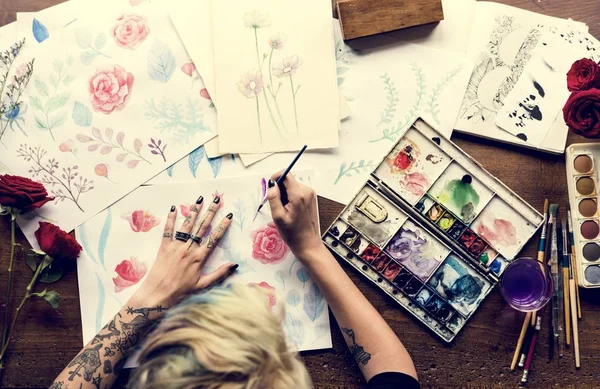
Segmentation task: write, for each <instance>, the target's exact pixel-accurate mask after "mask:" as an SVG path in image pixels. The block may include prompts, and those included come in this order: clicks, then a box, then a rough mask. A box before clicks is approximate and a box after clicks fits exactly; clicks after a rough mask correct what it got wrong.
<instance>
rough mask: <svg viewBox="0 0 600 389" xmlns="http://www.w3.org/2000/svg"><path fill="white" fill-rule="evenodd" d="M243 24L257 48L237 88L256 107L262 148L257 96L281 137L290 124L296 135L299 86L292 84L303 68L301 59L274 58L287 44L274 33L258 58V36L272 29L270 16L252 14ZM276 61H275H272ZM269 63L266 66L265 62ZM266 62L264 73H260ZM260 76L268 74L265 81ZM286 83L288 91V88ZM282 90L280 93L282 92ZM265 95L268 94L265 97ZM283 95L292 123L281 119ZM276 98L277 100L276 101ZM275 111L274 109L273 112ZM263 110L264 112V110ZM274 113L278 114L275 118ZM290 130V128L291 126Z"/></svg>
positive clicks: (263, 77) (246, 16)
mask: <svg viewBox="0 0 600 389" xmlns="http://www.w3.org/2000/svg"><path fill="white" fill-rule="evenodd" d="M244 24H245V26H246V27H248V28H251V29H252V30H253V32H254V43H255V46H256V64H257V67H256V68H255V69H251V70H248V71H247V72H246V73H244V74H242V75H241V80H240V81H239V82H238V84H237V87H238V90H239V91H240V93H242V94H243V95H244V96H246V97H247V98H248V99H254V100H255V104H256V120H257V127H258V135H259V138H260V141H261V144H262V123H261V106H262V104H261V101H260V96H262V97H263V100H262V102H263V103H264V107H266V109H267V111H268V113H269V118H270V119H271V123H272V125H273V126H274V127H275V128H276V129H277V131H278V132H279V134H280V135H281V136H282V137H285V136H286V135H285V134H284V133H282V132H281V130H282V129H283V130H284V131H286V132H287V130H288V124H290V123H293V124H294V128H295V129H296V134H298V133H299V131H300V127H299V124H298V107H297V104H296V95H297V94H298V92H299V90H300V86H301V85H299V84H298V85H295V84H294V75H295V74H296V72H297V71H298V69H299V68H300V66H301V65H302V58H300V57H299V56H297V55H292V56H289V57H283V58H274V54H277V53H276V51H277V50H281V49H282V48H283V46H284V45H285V44H286V37H285V35H284V34H283V33H276V34H273V35H271V37H270V38H269V40H268V42H267V43H268V52H269V54H267V52H264V53H262V54H261V50H260V47H261V46H260V45H259V33H258V31H259V30H260V29H263V28H266V27H269V26H271V19H270V16H269V15H268V14H267V13H265V12H262V11H258V10H256V11H252V12H248V13H246V14H245V15H244ZM274 59H275V61H274ZM267 61H268V62H267ZM265 62H267V64H266V65H267V69H266V70H263V69H264V67H265ZM263 72H268V80H265V78H266V75H265V73H263ZM273 76H275V77H276V78H275V81H276V84H277V85H276V84H275V83H274V82H273ZM288 83H289V89H288V87H287V85H288ZM282 88H283V89H282ZM267 91H268V92H269V93H268V94H267ZM280 92H282V94H284V93H285V95H286V96H289V97H287V98H285V104H292V106H293V108H294V118H293V122H292V121H291V118H284V117H283V115H282V114H281V110H280V108H279V104H280V102H281V103H282V104H283V101H282V100H283V98H279V97H281V95H280ZM278 98H279V99H278ZM273 107H274V108H273ZM263 109H264V108H263ZM274 112H276V114H277V118H276V117H275V114H274ZM290 127H291V126H290Z"/></svg>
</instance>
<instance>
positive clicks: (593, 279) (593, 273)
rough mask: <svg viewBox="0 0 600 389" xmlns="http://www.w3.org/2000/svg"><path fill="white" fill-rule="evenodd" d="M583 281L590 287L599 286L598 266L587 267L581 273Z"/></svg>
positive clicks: (599, 267) (599, 274)
mask: <svg viewBox="0 0 600 389" xmlns="http://www.w3.org/2000/svg"><path fill="white" fill-rule="evenodd" d="M583 274H584V275H585V280H586V281H587V282H589V283H590V284H592V285H600V266H598V265H594V266H588V267H586V268H585V271H584V273H583Z"/></svg>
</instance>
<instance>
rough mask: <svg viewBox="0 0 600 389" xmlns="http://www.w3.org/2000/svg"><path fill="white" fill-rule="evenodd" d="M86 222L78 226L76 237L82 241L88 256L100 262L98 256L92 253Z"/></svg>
mask: <svg viewBox="0 0 600 389" xmlns="http://www.w3.org/2000/svg"><path fill="white" fill-rule="evenodd" d="M84 225H85V224H82V225H80V226H79V227H77V230H76V232H75V233H76V237H77V240H78V241H79V242H80V243H81V247H83V250H84V251H85V253H86V255H87V256H88V257H90V259H91V260H92V261H94V262H96V263H98V264H99V262H98V259H97V258H96V256H95V255H94V254H93V253H92V250H91V249H90V244H89V243H88V239H87V234H86V233H85V227H84Z"/></svg>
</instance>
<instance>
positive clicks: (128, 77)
mask: <svg viewBox="0 0 600 389" xmlns="http://www.w3.org/2000/svg"><path fill="white" fill-rule="evenodd" d="M134 79H135V77H134V76H133V74H131V73H129V72H128V71H127V70H125V69H124V68H123V67H121V66H119V65H113V66H111V67H108V68H106V69H103V70H99V71H97V72H96V74H94V75H93V76H92V77H91V78H90V80H89V95H90V101H91V102H92V107H93V109H94V111H96V112H101V113H104V114H106V115H108V114H111V113H113V112H114V111H121V110H123V108H125V106H126V105H127V102H128V101H129V98H130V97H131V92H132V89H133V82H134Z"/></svg>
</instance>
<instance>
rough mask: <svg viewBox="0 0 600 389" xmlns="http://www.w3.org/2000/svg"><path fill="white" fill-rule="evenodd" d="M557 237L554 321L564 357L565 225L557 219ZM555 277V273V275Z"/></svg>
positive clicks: (560, 352)
mask: <svg viewBox="0 0 600 389" xmlns="http://www.w3.org/2000/svg"><path fill="white" fill-rule="evenodd" d="M556 239H557V248H558V250H557V253H556V254H557V255H556V270H557V274H556V278H557V279H558V287H557V288H555V291H556V296H557V298H556V300H558V314H557V315H558V316H557V317H556V318H555V319H557V320H556V321H555V322H554V323H555V324H554V325H555V327H556V332H557V333H558V337H557V338H556V343H557V345H558V357H559V358H562V357H563V355H564V340H563V317H564V312H563V311H564V305H563V304H564V288H563V285H564V279H563V273H562V263H563V253H564V252H565V247H564V246H563V226H562V224H561V223H559V222H558V220H557V221H556ZM553 277H554V275H553Z"/></svg>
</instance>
